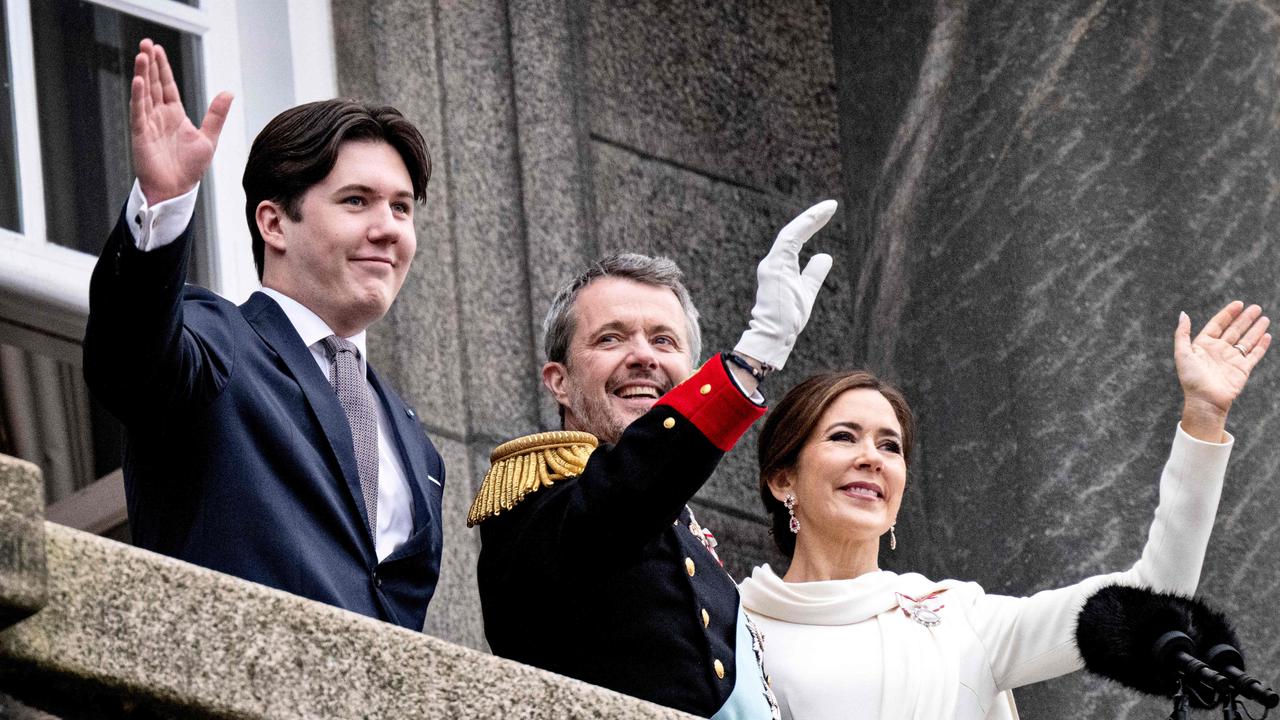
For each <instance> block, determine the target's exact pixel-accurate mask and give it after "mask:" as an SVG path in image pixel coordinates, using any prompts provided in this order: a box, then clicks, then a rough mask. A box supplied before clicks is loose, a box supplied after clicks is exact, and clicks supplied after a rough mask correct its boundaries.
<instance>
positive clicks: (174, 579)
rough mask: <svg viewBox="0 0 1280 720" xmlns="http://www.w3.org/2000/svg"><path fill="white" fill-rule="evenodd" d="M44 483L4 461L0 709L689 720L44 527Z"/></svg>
mask: <svg viewBox="0 0 1280 720" xmlns="http://www.w3.org/2000/svg"><path fill="white" fill-rule="evenodd" d="M42 488H43V481H42V478H41V475H40V471H39V469H38V468H36V467H35V466H34V465H32V464H30V463H27V462H23V461H21V460H16V459H13V458H10V457H7V456H0V693H5V694H7V695H8V696H10V697H7V698H6V697H4V696H0V717H11V716H12V717H22V718H27V717H29V718H45V717H54V718H58V717H63V718H86V717H88V718H98V717H106V718H114V717H145V718H151V717H160V718H168V717H174V718H178V717H180V718H193V717H194V718H273V719H286V718H557V719H561V718H623V717H626V718H654V719H655V720H656V719H657V718H681V717H688V716H687V715H684V714H682V713H679V712H676V711H673V710H670V709H667V708H662V707H659V706H657V705H653V704H650V703H646V702H642V701H639V700H636V699H634V698H630V697H627V696H624V695H620V694H618V693H614V692H611V691H609V690H604V689H602V688H598V687H594V686H591V685H587V684H585V683H581V682H578V681H576V680H571V679H568V678H565V677H561V676H559V675H555V674H552V673H548V672H545V671H542V670H538V669H536V668H531V667H527V666H524V665H520V664H518V663H514V662H511V661H508V660H504V659H502V658H497V657H494V656H492V655H488V654H485V653H482V652H478V651H475V650H471V649H468V648H464V647H461V646H458V645H454V644H451V643H448V642H445V641H443V640H439V639H437V638H434V637H430V636H428V635H423V634H420V633H414V632H410V631H408V630H405V629H403V628H399V627H395V626H393V625H389V624H386V623H382V622H378V621H375V620H371V619H369V618H366V617H362V616H359V615H355V614H353V613H349V612H346V611H344V610H339V609H337V608H333V607H330V606H328V605H323V604H321V603H317V602H313V601H310V600H306V599H304V598H300V597H297V596H294V595H290V594H288V593H284V592H280V591H278V590H274V589H271V588H267V587H264V586H261V585H257V584H254V583H249V582H245V581H243V580H240V579H238V578H234V577H231V576H228V575H224V574H221V573H217V572H213V571H210V570H206V569H204V568H201V567H197V566H194V565H191V564H188V563H184V562H180V561H178V560H174V559H172V558H167V557H163V556H161V555H157V554H155V553H151V552H147V551H145V550H140V549H137V548H134V547H130V546H127V545H124V544H121V543H118V542H114V541H112V540H107V539H104V538H100V537H97V536H95V535H90V534H87V533H83V532H79V531H77V530H72V529H70V528H67V527H63V526H61V525H56V524H53V523H48V522H45V521H44V517H43V515H44V512H43V507H44V504H43V492H42ZM530 621H531V622H536V621H537V618H536V617H531V618H530ZM35 708H39V709H38V710H37V709H35ZM47 713H48V714H47ZM50 714H51V715H50Z"/></svg>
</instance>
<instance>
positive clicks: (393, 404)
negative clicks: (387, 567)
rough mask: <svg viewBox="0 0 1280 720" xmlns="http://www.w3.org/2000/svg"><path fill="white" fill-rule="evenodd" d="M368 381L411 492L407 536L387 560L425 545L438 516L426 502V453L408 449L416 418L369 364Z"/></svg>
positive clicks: (415, 430)
mask: <svg viewBox="0 0 1280 720" xmlns="http://www.w3.org/2000/svg"><path fill="white" fill-rule="evenodd" d="M369 383H370V384H371V385H373V389H374V392H376V393H377V394H378V400H379V401H380V402H381V403H382V406H383V407H384V408H386V411H387V417H388V418H390V419H391V423H390V424H391V428H389V430H390V432H391V434H392V437H393V438H394V440H395V447H396V450H397V452H399V453H400V462H401V464H403V465H404V471H405V474H406V475H407V476H408V477H407V478H406V480H408V482H409V490H410V492H411V493H412V494H413V532H412V533H411V534H410V535H409V539H408V540H406V541H405V542H404V543H403V544H402V545H401V546H400V547H398V548H396V550H395V552H394V553H392V554H391V555H390V556H388V558H387V560H391V559H397V560H398V559H400V558H403V557H408V556H410V555H414V554H417V553H419V552H421V551H423V550H425V549H427V547H428V546H429V545H430V543H429V540H430V537H431V535H430V533H429V532H428V531H429V530H430V529H431V528H432V527H438V526H439V523H440V518H439V516H438V514H437V508H436V506H435V505H434V504H433V503H430V502H427V498H428V497H430V493H431V488H430V487H429V486H428V483H430V482H431V480H430V479H429V478H430V472H429V468H428V467H427V459H426V454H425V453H423V452H409V447H411V446H413V447H416V446H417V445H416V444H413V442H412V441H413V439H415V438H417V437H418V436H419V435H421V434H422V428H421V427H419V425H418V420H417V418H415V417H412V416H410V415H409V412H408V410H409V408H408V406H407V405H405V404H404V402H403V401H402V400H401V399H400V397H399V396H398V395H396V394H395V392H394V391H393V390H392V389H391V388H389V387H387V386H385V385H383V383H382V380H381V379H380V378H379V377H378V374H377V373H376V372H374V370H373V367H372V366H370V367H369ZM437 482H438V481H437ZM384 562H385V561H384Z"/></svg>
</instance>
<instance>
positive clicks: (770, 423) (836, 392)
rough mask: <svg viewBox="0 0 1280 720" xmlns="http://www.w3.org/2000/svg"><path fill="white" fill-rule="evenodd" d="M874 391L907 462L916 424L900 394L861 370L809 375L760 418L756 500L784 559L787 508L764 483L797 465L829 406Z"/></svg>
mask: <svg viewBox="0 0 1280 720" xmlns="http://www.w3.org/2000/svg"><path fill="white" fill-rule="evenodd" d="M862 388H866V389H870V390H875V391H876V392H878V393H880V394H881V395H883V396H884V399H885V400H888V401H889V405H890V406H891V407H893V413H894V415H896V416H897V418H898V424H899V425H901V426H902V456H903V458H905V459H907V460H908V461H909V460H910V458H911V449H912V448H913V447H914V445H915V435H916V420H915V415H913V414H912V413H911V406H910V405H908V404H907V399H906V398H905V397H903V395H902V391H900V390H898V388H896V387H894V386H893V385H890V384H889V383H888V382H885V381H884V380H881V379H880V378H879V377H877V376H875V375H874V374H872V373H870V372H868V371H866V370H848V371H844V372H831V373H823V374H821V375H814V376H813V377H811V378H809V379H808V380H805V381H804V382H802V383H800V384H799V385H797V386H795V387H794V388H792V389H791V392H789V393H787V396H786V397H784V398H783V399H782V402H780V403H778V405H777V406H776V407H775V408H774V409H773V411H772V412H770V413H769V417H768V418H767V419H765V422H764V429H763V430H762V431H761V432H760V441H759V444H758V445H757V457H758V459H759V462H760V499H761V500H762V501H763V502H764V509H765V510H767V511H768V512H769V516H770V531H769V532H770V534H772V535H773V541H774V542H775V543H777V545H778V549H779V550H781V551H782V554H783V555H786V556H787V557H791V555H792V553H794V552H795V549H796V536H795V535H794V534H793V533H792V532H791V529H790V528H789V527H788V522H789V521H790V516H789V514H788V513H787V508H786V507H785V506H783V504H782V503H781V502H780V501H779V500H778V499H777V498H775V497H774V496H773V492H772V491H770V490H769V479H770V478H773V477H776V476H777V475H778V473H782V472H786V471H787V470H790V469H791V468H794V467H795V465H796V460H797V459H798V458H799V457H800V450H801V449H802V448H804V444H805V442H807V441H808V440H809V436H810V435H812V434H813V429H814V427H815V426H816V425H817V424H818V421H819V420H821V419H822V414H823V413H825V412H826V411H827V408H828V407H830V406H831V403H833V402H835V401H836V398H838V397H840V396H841V395H843V394H844V393H846V392H848V391H850V390H859V389H862Z"/></svg>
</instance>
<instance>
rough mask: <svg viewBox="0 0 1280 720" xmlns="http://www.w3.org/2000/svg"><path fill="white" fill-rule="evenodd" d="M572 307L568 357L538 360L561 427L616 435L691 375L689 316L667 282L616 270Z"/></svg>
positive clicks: (605, 436) (605, 437)
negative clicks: (649, 282)
mask: <svg viewBox="0 0 1280 720" xmlns="http://www.w3.org/2000/svg"><path fill="white" fill-rule="evenodd" d="M572 312H573V313H574V330H573V337H572V339H571V340H570V343H569V353H568V358H567V360H566V362H565V363H558V362H549V363H547V364H546V365H545V366H543V368H542V380H543V383H544V384H545V385H546V386H547V389H549V390H550V391H551V394H552V396H553V397H555V399H556V402H558V403H559V404H560V405H562V406H563V407H564V408H565V412H564V427H565V429H566V430H582V431H585V432H589V433H591V434H593V435H595V436H596V437H598V438H600V439H601V440H602V441H604V442H611V443H612V442H617V441H618V438H619V437H621V436H622V431H623V430H625V429H626V428H627V426H628V425H630V424H631V423H632V422H633V421H634V420H635V419H636V418H638V417H640V416H641V415H643V414H645V413H647V412H649V409H650V408H652V407H653V404H654V403H655V402H657V400H658V398H659V397H661V396H662V395H663V394H665V393H666V392H667V391H668V390H670V389H671V388H673V387H675V385H676V384H677V383H679V382H680V381H682V380H684V379H685V378H686V377H688V376H689V375H690V374H692V372H693V359H692V357H691V356H690V351H689V341H688V335H689V331H688V320H687V317H686V315H685V313H684V310H683V309H682V308H681V307H680V301H679V300H678V299H677V298H676V295H675V293H674V292H672V291H671V290H670V289H669V288H665V287H661V286H657V285H646V284H643V283H639V282H636V281H634V280H628V279H624V278H617V277H602V278H599V279H597V280H593V281H592V282H591V284H589V285H587V286H586V287H585V288H583V289H582V291H581V292H579V293H578V297H577V299H576V300H575V301H574V303H573V310H572Z"/></svg>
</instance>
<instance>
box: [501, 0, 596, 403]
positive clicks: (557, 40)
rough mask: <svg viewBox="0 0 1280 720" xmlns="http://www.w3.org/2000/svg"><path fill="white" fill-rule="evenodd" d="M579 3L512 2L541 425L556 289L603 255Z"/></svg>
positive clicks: (513, 58)
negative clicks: (546, 343)
mask: <svg viewBox="0 0 1280 720" xmlns="http://www.w3.org/2000/svg"><path fill="white" fill-rule="evenodd" d="M579 9H580V8H579V7H578V4H577V3H566V2H563V0H534V1H532V2H518V3H509V4H508V7H507V12H508V17H509V21H510V25H511V65H512V67H511V75H512V77H511V81H512V87H513V90H514V95H515V100H516V103H515V104H516V119H517V127H518V131H519V136H520V137H519V139H520V142H519V153H520V171H521V196H522V199H523V206H522V210H523V213H524V214H523V217H524V231H525V238H526V242H527V249H526V251H527V253H528V257H527V259H528V262H527V265H528V283H529V296H528V300H529V328H530V333H531V335H530V337H531V341H532V349H533V353H534V356H535V360H534V370H535V374H534V394H535V396H536V397H538V398H539V411H540V418H541V421H542V422H541V427H542V428H551V427H556V426H557V425H558V415H557V412H556V407H555V404H554V403H553V402H551V400H550V397H549V396H548V395H547V394H546V393H545V392H543V391H542V387H541V385H540V384H539V383H538V382H537V377H538V375H537V371H538V370H540V368H541V365H542V362H543V360H544V359H545V352H544V348H543V347H542V334H543V333H542V320H543V317H544V316H545V315H546V312H547V308H548V307H549V306H550V305H551V299H552V297H554V295H555V292H556V290H558V289H559V287H560V286H561V285H562V284H563V283H564V282H565V281H566V280H568V279H569V278H571V277H573V276H574V275H576V274H578V273H579V272H580V271H581V270H582V268H583V267H584V266H585V264H586V263H587V262H589V261H590V260H592V259H594V258H595V257H596V256H597V255H598V252H597V246H596V243H595V238H594V235H595V224H594V219H593V215H592V211H593V206H592V203H593V195H592V191H593V188H592V185H591V178H590V169H589V166H588V160H589V158H590V154H589V152H588V151H587V147H588V143H589V140H588V130H587V120H586V118H585V117H584V113H585V108H586V100H585V98H584V95H585V87H584V84H583V80H582V77H581V75H582V73H583V72H584V69H585V60H584V58H583V55H584V49H583V42H582V37H581V36H582V30H581V27H580V24H581V23H580V17H579V15H578V14H577V13H578V11H579Z"/></svg>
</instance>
